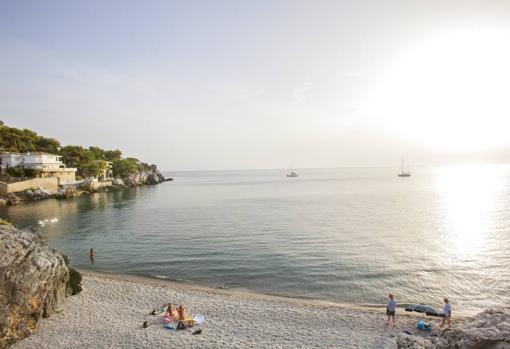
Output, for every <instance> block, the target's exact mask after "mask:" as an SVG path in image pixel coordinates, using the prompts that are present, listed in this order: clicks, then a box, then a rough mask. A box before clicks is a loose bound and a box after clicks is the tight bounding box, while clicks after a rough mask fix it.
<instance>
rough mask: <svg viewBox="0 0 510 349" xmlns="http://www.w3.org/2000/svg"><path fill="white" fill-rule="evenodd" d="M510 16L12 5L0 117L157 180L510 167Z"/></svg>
mask: <svg viewBox="0 0 510 349" xmlns="http://www.w3.org/2000/svg"><path fill="white" fill-rule="evenodd" d="M508 62H510V2H509V1H468V0H463V1H434V0H423V1H412V0H402V1H379V0H374V1H368V0H365V1H356V2H354V1H341V0H336V1H299V0H286V1H284V0H274V1H263V0H257V1H255V0H252V1H243V0H235V1H220V0H218V1H170V0H168V1H94V0H88V1H5V0H0V120H3V121H4V122H5V123H6V124H7V125H9V126H13V127H19V128H28V129H32V130H34V131H36V132H38V133H39V134H42V135H44V136H48V137H53V138H57V139H58V140H60V141H61V143H62V144H76V145H83V146H91V145H95V146H100V147H103V148H107V149H121V150H122V151H123V153H124V155H125V156H132V157H137V158H139V159H141V160H143V161H145V162H149V163H156V164H157V165H158V167H159V168H160V169H162V170H226V169H266V168H287V167H289V166H290V163H291V162H293V163H294V166H295V167H296V168H318V167H325V168H331V167H344V166H346V167H351V166H396V167H398V166H399V164H400V159H401V157H405V158H406V160H407V161H408V162H409V163H410V164H411V165H415V166H418V165H426V164H441V163H453V162H509V161H510V132H508V130H510V98H508V97H509V96H510V83H509V81H510V64H509V63H508Z"/></svg>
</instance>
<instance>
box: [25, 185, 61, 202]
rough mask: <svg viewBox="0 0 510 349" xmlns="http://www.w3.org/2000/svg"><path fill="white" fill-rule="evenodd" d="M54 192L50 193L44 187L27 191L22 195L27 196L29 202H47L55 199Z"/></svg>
mask: <svg viewBox="0 0 510 349" xmlns="http://www.w3.org/2000/svg"><path fill="white" fill-rule="evenodd" d="M55 194H56V193H54V192H50V191H48V190H46V189H44V188H42V187H39V188H33V189H27V190H25V191H24V192H22V193H21V195H23V196H25V197H26V198H27V199H28V200H32V201H35V200H46V199H50V198H53V197H55Z"/></svg>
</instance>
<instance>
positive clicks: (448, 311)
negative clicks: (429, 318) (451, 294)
mask: <svg viewBox="0 0 510 349" xmlns="http://www.w3.org/2000/svg"><path fill="white" fill-rule="evenodd" d="M443 301H444V304H443V314H444V317H443V323H442V324H441V328H443V326H444V324H445V322H446V321H448V328H451V327H452V306H451V305H450V301H449V300H448V298H445V299H443Z"/></svg>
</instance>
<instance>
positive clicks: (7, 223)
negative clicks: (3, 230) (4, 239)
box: [0, 218, 12, 225]
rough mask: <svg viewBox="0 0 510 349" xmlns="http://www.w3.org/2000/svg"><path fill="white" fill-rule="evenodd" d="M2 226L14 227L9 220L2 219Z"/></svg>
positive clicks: (0, 219)
mask: <svg viewBox="0 0 510 349" xmlns="http://www.w3.org/2000/svg"><path fill="white" fill-rule="evenodd" d="M0 225H12V223H11V222H9V221H8V220H7V219H3V218H0Z"/></svg>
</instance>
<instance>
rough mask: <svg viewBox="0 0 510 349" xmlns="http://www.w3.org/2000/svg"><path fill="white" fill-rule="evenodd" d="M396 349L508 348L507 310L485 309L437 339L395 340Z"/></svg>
mask: <svg viewBox="0 0 510 349" xmlns="http://www.w3.org/2000/svg"><path fill="white" fill-rule="evenodd" d="M397 346H398V348H402V349H403V348H426V349H429V348H430V349H447V348H452V349H468V348H484V349H508V348H510V308H509V307H501V308H496V309H488V310H485V311H483V312H481V313H479V314H478V315H475V316H473V317H472V318H471V319H469V320H467V321H466V322H464V323H462V324H461V325H459V326H458V327H454V328H453V329H452V330H445V331H443V332H442V333H441V336H439V337H429V338H422V337H419V336H411V335H407V334H399V335H398V337H397Z"/></svg>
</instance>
